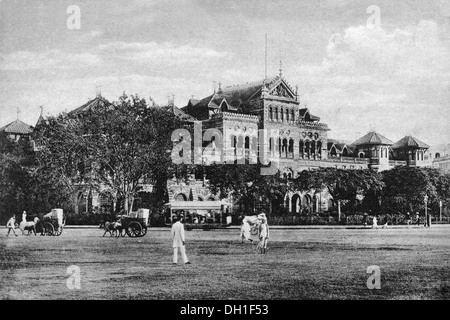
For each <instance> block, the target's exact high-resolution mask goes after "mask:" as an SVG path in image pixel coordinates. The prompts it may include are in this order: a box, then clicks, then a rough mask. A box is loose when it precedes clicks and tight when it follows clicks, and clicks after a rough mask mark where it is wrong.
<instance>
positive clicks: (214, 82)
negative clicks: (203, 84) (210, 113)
mask: <svg viewBox="0 0 450 320" xmlns="http://www.w3.org/2000/svg"><path fill="white" fill-rule="evenodd" d="M213 84H214V93H216V81H213Z"/></svg>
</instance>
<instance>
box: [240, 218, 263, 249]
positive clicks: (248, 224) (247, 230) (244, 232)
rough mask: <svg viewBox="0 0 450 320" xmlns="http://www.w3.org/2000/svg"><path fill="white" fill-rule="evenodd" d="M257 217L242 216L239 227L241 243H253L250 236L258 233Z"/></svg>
mask: <svg viewBox="0 0 450 320" xmlns="http://www.w3.org/2000/svg"><path fill="white" fill-rule="evenodd" d="M258 221H259V220H258V216H244V218H243V219H242V225H241V234H240V238H241V243H243V242H244V239H245V240H248V241H249V242H251V243H253V239H252V238H251V235H256V234H257V233H258Z"/></svg>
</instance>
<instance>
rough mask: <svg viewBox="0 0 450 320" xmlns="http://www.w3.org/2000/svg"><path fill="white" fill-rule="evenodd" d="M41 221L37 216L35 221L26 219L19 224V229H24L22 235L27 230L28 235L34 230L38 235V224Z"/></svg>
mask: <svg viewBox="0 0 450 320" xmlns="http://www.w3.org/2000/svg"><path fill="white" fill-rule="evenodd" d="M38 223H39V218H38V217H35V218H34V220H33V221H24V220H22V222H21V223H20V224H19V229H20V230H21V231H22V235H23V234H24V233H25V230H27V231H28V235H30V234H31V233H32V232H34V235H35V236H36V225H37V224H38Z"/></svg>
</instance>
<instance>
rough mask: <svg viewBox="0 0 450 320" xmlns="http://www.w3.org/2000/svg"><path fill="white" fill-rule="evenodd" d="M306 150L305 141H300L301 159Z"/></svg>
mask: <svg viewBox="0 0 450 320" xmlns="http://www.w3.org/2000/svg"><path fill="white" fill-rule="evenodd" d="M304 148H305V145H304V143H303V140H300V142H299V143H298V152H299V154H300V156H301V157H303V152H304Z"/></svg>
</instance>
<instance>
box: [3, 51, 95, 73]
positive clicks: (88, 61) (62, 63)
mask: <svg viewBox="0 0 450 320" xmlns="http://www.w3.org/2000/svg"><path fill="white" fill-rule="evenodd" d="M100 61H101V59H100V58H99V57H98V56H97V55H95V54H90V53H67V52H64V51H61V50H49V51H47V52H30V51H17V52H13V53H9V54H0V70H10V71H26V70H41V69H72V68H80V67H91V66H94V65H97V64H99V63H100Z"/></svg>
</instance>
